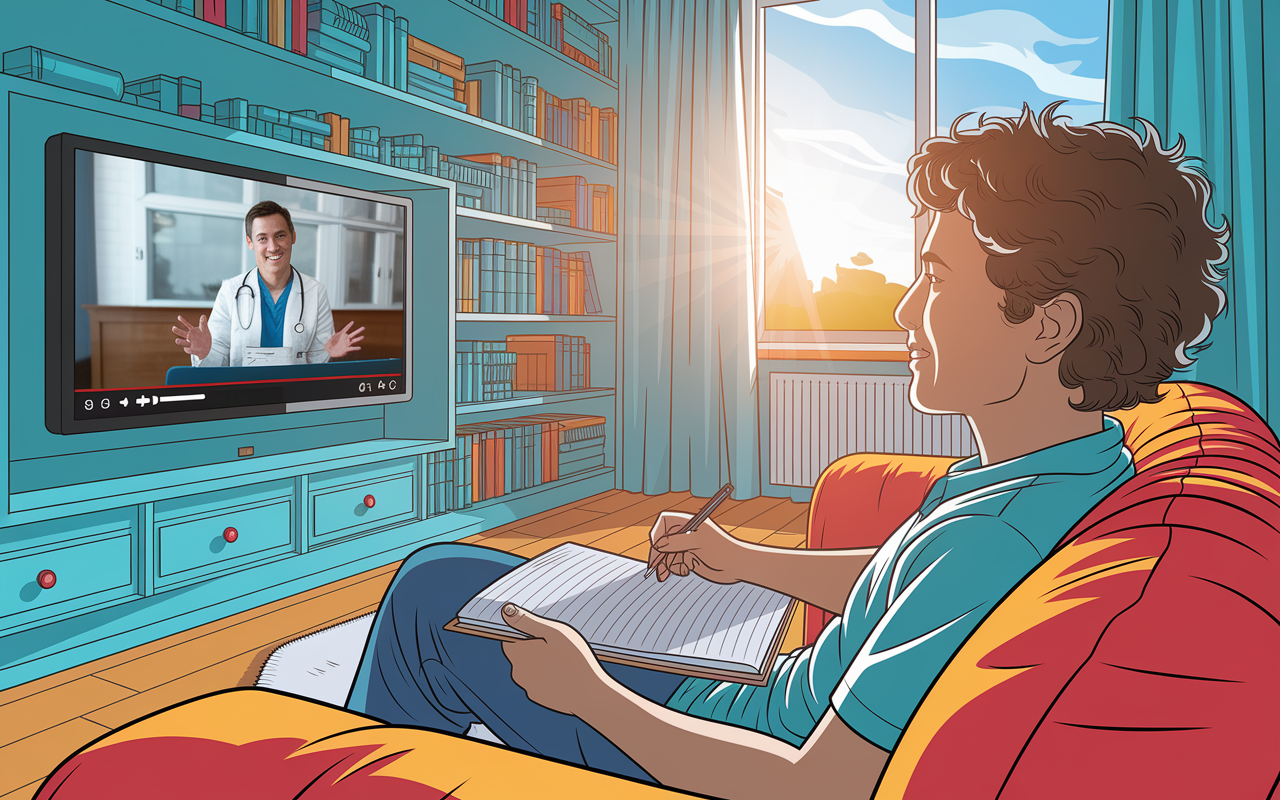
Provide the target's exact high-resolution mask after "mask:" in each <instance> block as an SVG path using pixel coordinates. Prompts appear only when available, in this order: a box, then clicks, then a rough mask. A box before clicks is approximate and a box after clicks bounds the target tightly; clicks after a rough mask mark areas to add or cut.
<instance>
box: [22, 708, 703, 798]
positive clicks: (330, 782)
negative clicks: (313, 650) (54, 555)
mask: <svg viewBox="0 0 1280 800" xmlns="http://www.w3.org/2000/svg"><path fill="white" fill-rule="evenodd" d="M339 781H340V782H339ZM464 785H465V789H463V790H462V791H461V792H460V793H459V795H460V796H461V797H464V798H467V800H488V799H489V798H493V800H505V798H509V797H558V798H567V799H569V800H573V799H575V798H582V799H583V800H586V798H597V797H608V798H626V799H628V800H661V799H663V798H672V799H673V800H674V798H687V797H691V795H687V794H684V793H681V792H676V791H672V790H668V789H663V788H661V787H658V786H654V785H652V784H648V783H642V782H639V781H633V780H630V779H627V778H620V777H616V776H613V775H609V774H606V773H602V772H595V771H592V770H590V769H585V768H580V767H575V766H572V765H569V764H563V763H560V762H557V761H550V760H546V759H542V758H538V757H536V756H532V755H529V754H527V753H523V752H520V751H517V750H511V749H508V748H506V747H501V746H497V745H492V744H489V743H487V742H482V741H479V740H476V739H468V738H466V737H464V736H454V735H451V734H447V733H440V732H436V731H429V730H424V729H421V728H407V727H397V726H393V725H386V724H383V723H381V722H379V721H378V720H375V719H372V718H370V717H366V716H363V715H361V714H355V713H352V712H350V711H345V710H343V709H339V708H335V707H333V706H329V705H326V704H323V703H317V702H313V701H311V700H305V699H303V698H300V697H294V696H291V695H287V694H284V693H281V692H274V691H270V690H264V689H256V688H239V689H231V690H229V691H223V692H218V693H215V694H212V695H206V696H204V697H198V698H195V699H194V700H189V701H186V702H184V703H181V704H179V705H177V706H173V707H172V708H168V709H165V710H164V711H160V712H158V713H156V714H153V715H151V716H148V717H144V718H142V719H140V720H138V721H136V722H133V723H130V724H129V725H126V726H125V727H123V728H120V729H118V730H115V731H112V732H111V733H109V734H107V735H106V736H104V737H103V738H101V739H99V740H97V741H95V742H93V743H91V744H89V745H87V746H85V747H84V748H82V749H81V750H80V751H79V752H78V753H76V754H75V755H74V756H72V757H71V758H69V759H67V760H66V761H65V762H63V764H62V765H61V766H60V767H59V768H58V769H57V770H56V771H55V772H54V773H53V775H51V776H50V777H49V779H48V780H47V781H46V782H45V784H44V786H43V787H42V788H41V789H40V792H39V794H38V795H37V800H80V799H81V798H86V799H88V798H92V799H93V800H98V798H103V797H126V796H127V797H130V798H136V800H159V798H170V797H231V798H257V797H272V798H274V797H297V798H302V800H306V798H311V797H336V796H338V795H341V796H342V797H377V798H380V799H381V800H401V798H403V799H404V800H409V798H414V800H419V799H425V800H445V798H451V797H454V796H455V795H454V794H452V792H453V791H455V790H457V789H458V788H459V787H462V786H464Z"/></svg>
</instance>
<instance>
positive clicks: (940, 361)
mask: <svg viewBox="0 0 1280 800" xmlns="http://www.w3.org/2000/svg"><path fill="white" fill-rule="evenodd" d="M923 262H924V264H923V271H922V272H921V274H920V275H919V277H917V278H916V281H915V282H914V283H913V284H911V288H910V289H908V290H907V293H906V295H905V296H904V297H903V298H902V302H900V303H899V304H898V308H897V309H896V310H895V311H894V318H895V319H896V320H897V321H898V324H899V325H901V326H902V327H903V328H905V329H906V330H907V332H908V335H907V340H908V348H909V349H910V350H911V360H910V367H909V368H910V370H911V376H912V380H911V404H912V405H913V406H914V407H915V408H916V409H918V410H919V411H923V412H925V413H932V414H971V413H974V412H978V411H981V410H982V408H983V407H984V406H987V405H990V404H992V403H996V402H999V401H1001V400H1007V399H1008V398H1010V397H1012V396H1014V395H1016V394H1017V393H1018V390H1019V388H1020V387H1021V386H1022V381H1023V379H1024V377H1025V375H1026V370H1027V366H1028V362H1027V356H1026V351H1025V348H1024V347H1023V339H1024V336H1025V333H1024V331H1023V330H1021V327H1020V326H1018V325H1014V324H1013V323H1010V322H1009V321H1008V320H1006V319H1005V316H1004V312H1002V311H1001V310H1000V303H1001V302H1002V300H1003V299H1004V291H1003V290H1001V289H999V288H997V287H996V286H995V285H994V284H993V283H991V280H990V279H989V278H988V277H987V270H986V266H987V253H986V251H985V250H983V249H982V246H981V245H980V244H979V242H978V237H977V235H976V234H975V233H974V231H973V223H972V222H971V221H970V220H969V219H968V218H966V217H965V216H963V215H962V214H960V213H959V212H955V211H951V212H940V213H936V214H935V215H934V221H933V225H932V227H931V228H930V229H929V235H928V237H926V239H925V243H924V251H923Z"/></svg>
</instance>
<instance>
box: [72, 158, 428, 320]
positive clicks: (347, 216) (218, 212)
mask: <svg viewBox="0 0 1280 800" xmlns="http://www.w3.org/2000/svg"><path fill="white" fill-rule="evenodd" d="M93 163H94V175H95V183H94V187H95V188H94V193H95V208H94V213H95V215H96V216H97V217H98V218H99V219H100V221H101V222H102V223H103V224H102V225H100V226H99V227H100V229H101V230H105V231H112V232H116V233H112V234H108V235H106V236H104V237H103V238H102V240H100V241H98V242H97V246H96V265H97V273H98V275H97V277H98V292H99V297H98V302H99V303H101V304H103V305H159V306H172V305H202V304H205V303H212V302H213V300H214V298H215V297H217V294H218V287H219V286H220V285H221V283H222V281H224V280H226V279H227V278H231V277H234V276H235V275H238V274H240V273H242V272H244V271H246V270H248V269H250V268H252V267H253V264H254V259H253V251H252V250H250V249H249V248H248V247H247V246H246V244H245V240H244V215H245V212H246V211H248V210H249V207H250V206H252V205H253V204H254V203H257V202H259V201H261V200H274V201H275V202H277V203H280V204H281V205H282V206H284V207H285V208H288V209H289V213H290V215H291V216H292V217H293V225H294V230H295V231H296V232H297V236H298V238H297V242H296V243H295V244H294V246H293V255H292V259H291V260H292V262H293V266H294V267H296V268H297V269H298V271H299V272H301V273H303V274H305V275H309V276H311V277H313V278H316V279H317V280H319V281H320V282H321V283H323V284H325V287H326V288H327V290H328V293H329V301H330V303H331V304H332V306H333V307H335V308H340V307H344V308H351V307H367V308H398V307H400V306H402V305H403V304H404V297H403V291H404V290H403V286H401V285H399V284H400V282H402V281H403V279H404V242H403V233H402V229H403V226H404V210H403V209H402V208H400V207H398V206H390V205H386V204H383V203H375V202H373V201H370V200H362V199H358V198H350V197H339V196H337V195H330V194H323V193H320V192H316V191H311V190H309V189H299V188H293V187H286V186H276V185H271V184H260V183H257V182H254V181H245V180H241V179H239V178H232V177H228V176H224V175H209V174H206V173H202V172H199V171H195V170H189V169H183V168H180V167H173V166H169V165H164V164H147V163H145V162H142V161H136V160H133V159H126V158H118V157H116V156H107V155H103V154H95V155H94V162H93Z"/></svg>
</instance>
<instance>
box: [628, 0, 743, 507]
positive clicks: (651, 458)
mask: <svg viewBox="0 0 1280 800" xmlns="http://www.w3.org/2000/svg"><path fill="white" fill-rule="evenodd" d="M619 22H620V28H621V29H620V31H619V40H620V43H621V46H620V50H619V56H620V58H619V61H620V65H619V66H620V68H619V81H618V88H619V103H620V105H621V109H620V111H621V114H622V121H621V124H622V128H621V131H622V142H621V143H620V147H619V152H620V154H621V162H620V163H619V165H618V173H619V175H618V180H619V185H620V188H621V192H620V194H621V208H620V209H619V214H618V219H619V222H620V230H619V232H620V240H621V241H620V244H619V254H620V258H619V263H620V264H621V275H620V280H619V296H618V310H619V317H620V318H619V320H618V331H619V338H620V342H619V361H618V387H617V391H618V412H619V413H618V434H619V437H620V447H619V449H618V450H617V453H618V459H617V465H618V472H619V475H618V481H617V485H618V486H619V487H620V488H623V489H626V490H628V491H640V492H644V493H646V494H658V493H662V492H668V491H691V492H692V493H693V494H694V495H696V496H699V497H708V496H710V495H712V494H714V493H715V492H716V491H717V490H718V489H719V488H720V487H721V486H722V485H723V484H725V483H732V484H733V486H734V492H733V495H732V496H733V497H734V498H735V499H744V498H749V497H755V496H757V495H759V493H760V444H759V438H760V434H759V423H758V420H759V406H758V390H757V386H756V376H757V369H756V354H755V341H756V331H755V321H756V311H755V309H756V281H757V276H756V270H755V265H754V263H753V248H752V243H753V241H754V232H753V224H752V204H751V197H752V196H753V194H752V182H751V175H750V165H751V164H752V163H754V150H753V147H754V141H753V138H754V130H755V124H756V111H757V109H756V100H755V98H756V96H757V87H756V85H755V81H756V70H755V68H754V44H755V35H756V34H755V2H754V0H622V3H621V8H620V20H619Z"/></svg>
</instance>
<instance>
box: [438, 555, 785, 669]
mask: <svg viewBox="0 0 1280 800" xmlns="http://www.w3.org/2000/svg"><path fill="white" fill-rule="evenodd" d="M646 566H647V565H646V564H645V562H643V561H638V560H636V559H633V558H626V557H624V556H620V555H617V554H615V553H608V552H605V551H603V550H597V549H595V548H592V547H586V546H584V545H580V544H576V543H566V544H562V545H560V546H559V547H556V548H554V549H552V550H548V551H547V552H545V553H543V554H542V555H540V556H537V557H536V558H533V559H530V560H529V561H526V562H525V563H523V564H521V565H520V566H518V567H516V568H515V569H514V570H512V571H511V572H508V573H507V574H506V575H503V576H502V577H501V578H499V579H498V580H497V581H494V582H493V583H492V584H490V585H489V586H487V587H485V589H484V590H483V591H481V592H480V593H479V594H477V595H476V596H475V597H473V598H472V599H471V600H470V601H468V602H467V604H466V605H465V606H463V607H462V609H461V610H460V611H459V612H458V616H457V617H456V618H455V619H454V620H452V621H451V622H449V624H447V625H445V630H451V631H458V632H461V633H471V634H476V635H478V636H485V637H488V638H492V639H503V640H515V639H524V638H528V637H526V636H525V634H523V633H520V632H519V631H517V630H516V629H514V628H512V627H511V626H510V625H507V624H506V623H505V622H504V621H503V620H502V606H503V605H504V604H505V603H515V604H516V605H518V606H520V607H521V608H525V609H528V610H529V611H532V612H533V613H535V614H537V615H539V616H542V617H546V618H548V619H555V620H559V621H561V622H565V623H568V624H569V625H571V626H573V628H574V629H576V630H577V631H578V632H579V633H581V634H582V636H583V638H584V639H586V640H587V643H588V644H589V645H591V649H592V650H593V651H594V652H595V654H596V656H597V657H598V658H600V659H601V660H603V661H612V662H616V663H619V664H631V665H634V666H642V667H647V668H649V669H656V670H660V671H663V672H673V673H677V674H681V675H691V676H695V677H704V678H714V679H716V680H725V681H733V682H736V683H747V684H753V685H756V686H763V685H765V684H766V683H767V682H768V679H769V673H770V671H771V670H772V668H773V663H774V661H775V660H776V658H777V656H778V651H779V649H780V648H781V647H782V638H783V634H784V633H785V628H786V623H787V621H788V620H789V619H790V618H791V612H792V609H793V607H794V605H795V603H796V601H795V600H794V599H793V598H790V597H787V596H786V595H783V594H779V593H778V592H775V591H772V590H770V589H765V588H762V587H760V586H756V585H754V584H750V583H733V584H725V585H722V584H718V583H714V582H712V581H709V580H707V579H706V578H703V577H701V576H698V575H695V574H690V575H687V576H683V577H680V576H675V575H673V576H671V577H669V578H667V580H665V581H662V582H659V581H658V579H657V578H656V577H654V576H652V575H651V576H649V577H648V578H645V577H644V572H645V568H646Z"/></svg>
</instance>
